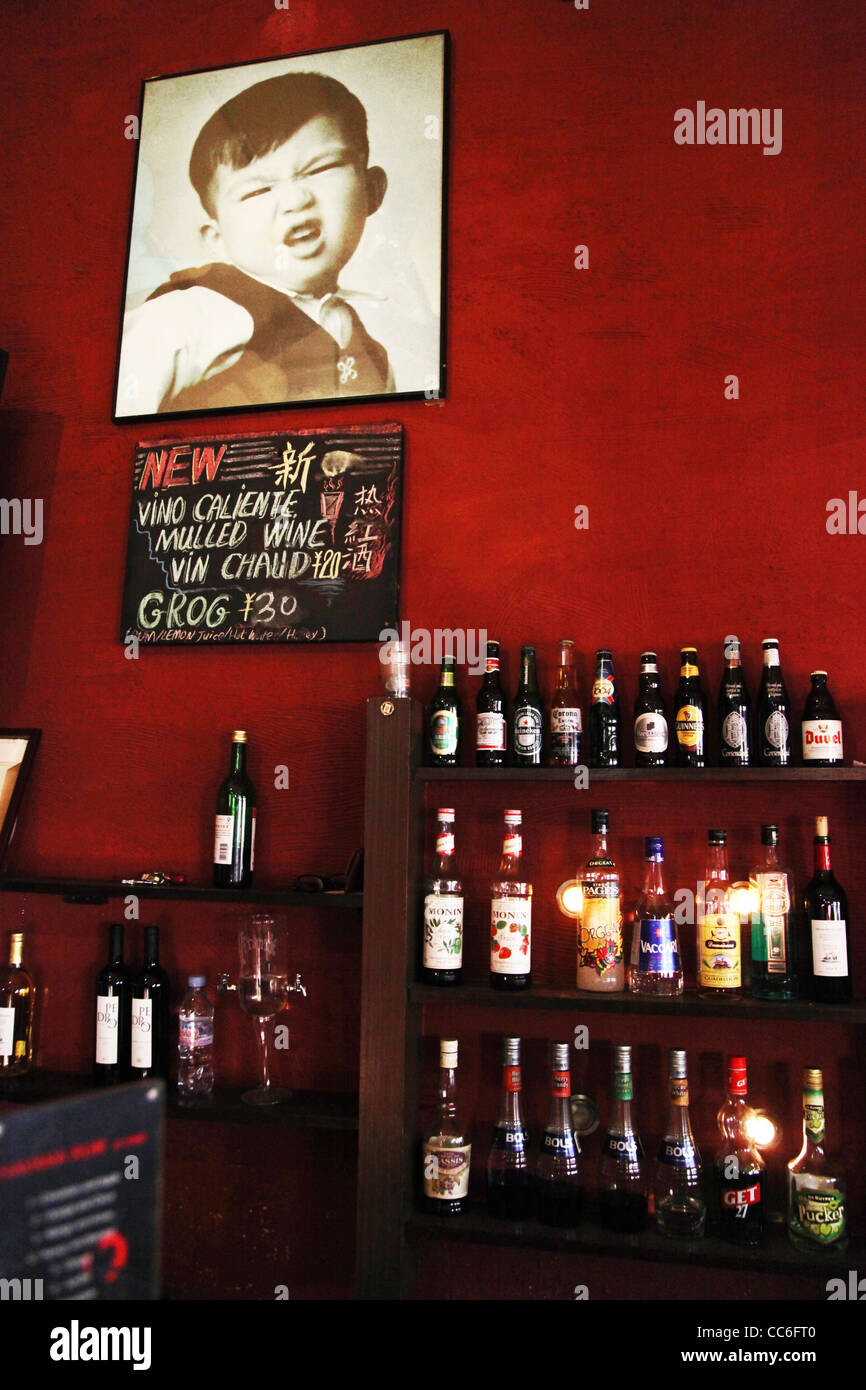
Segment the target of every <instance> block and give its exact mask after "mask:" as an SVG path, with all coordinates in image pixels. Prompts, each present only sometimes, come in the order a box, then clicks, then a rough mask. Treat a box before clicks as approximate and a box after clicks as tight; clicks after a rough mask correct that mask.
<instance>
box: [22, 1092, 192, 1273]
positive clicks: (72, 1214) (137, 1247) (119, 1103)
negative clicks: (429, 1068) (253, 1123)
mask: <svg viewBox="0 0 866 1390" xmlns="http://www.w3.org/2000/svg"><path fill="white" fill-rule="evenodd" d="M164 1105H165V1086H164V1085H163V1083H162V1082H161V1081H138V1082H135V1083H134V1084H133V1085H131V1086H117V1087H113V1088H112V1089H110V1090H105V1091H100V1092H96V1093H94V1092H90V1093H89V1094H86V1095H80V1096H74V1097H72V1098H71V1099H70V1100H63V1101H53V1102H50V1103H48V1104H44V1105H32V1106H30V1105H28V1106H20V1107H17V1108H15V1109H12V1108H10V1109H4V1110H3V1111H2V1113H0V1210H2V1213H3V1219H2V1221H0V1276H2V1279H3V1280H5V1281H6V1282H5V1283H4V1284H3V1289H2V1291H0V1296H2V1297H4V1298H8V1297H11V1298H19V1299H33V1300H38V1299H46V1300H49V1299H92V1298H97V1299H132V1298H158V1297H159V1220H160V1195H161V1185H162V1126H163V1110H164Z"/></svg>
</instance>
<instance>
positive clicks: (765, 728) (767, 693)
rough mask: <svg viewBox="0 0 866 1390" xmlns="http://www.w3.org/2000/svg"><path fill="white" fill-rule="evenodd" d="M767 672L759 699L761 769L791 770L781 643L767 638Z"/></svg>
mask: <svg viewBox="0 0 866 1390" xmlns="http://www.w3.org/2000/svg"><path fill="white" fill-rule="evenodd" d="M763 648H764V669H763V671H762V673H761V690H760V693H759V695H758V762H759V764H760V765H761V767H787V766H788V765H789V764H790V762H791V705H790V702H789V700H788V692H787V690H786V689H785V681H784V677H783V676H782V664H781V662H780V660H779V643H778V641H777V640H776V638H775V637H767V638H765V640H764V643H763Z"/></svg>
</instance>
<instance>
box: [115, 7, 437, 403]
mask: <svg viewBox="0 0 866 1390" xmlns="http://www.w3.org/2000/svg"><path fill="white" fill-rule="evenodd" d="M449 69H450V36H449V33H448V31H447V30H433V31H430V32H427V33H421V34H411V35H404V36H401V37H397V38H390V39H383V40H370V41H369V42H366V43H362V44H354V45H345V46H342V47H339V48H326V49H313V50H308V51H306V52H301V53H295V54H289V55H283V56H280V57H273V58H270V57H269V58H259V59H254V60H248V61H246V62H242V63H239V64H237V65H233V66H225V67H218V68H202V69H198V70H196V71H193V72H186V73H179V74H174V75H169V76H162V77H154V78H148V79H145V80H144V81H143V82H142V90H141V103H140V111H139V117H138V127H137V130H136V131H135V132H133V133H134V134H137V136H138V150H137V159H136V171H135V178H134V185H133V198H132V206H131V210H130V221H129V234H128V239H127V250H126V265H125V275H124V286H123V297H122V302H121V309H120V323H119V328H118V342H117V357H116V367H115V380H114V397H113V406H112V419H113V420H114V422H115V423H132V422H139V421H145V420H159V421H161V422H164V421H165V420H171V419H181V418H184V417H188V416H193V415H194V416H203V415H224V414H227V413H232V414H238V413H242V412H246V411H252V410H266V409H270V410H273V409H275V408H284V407H297V406H315V405H335V404H342V403H351V404H357V403H365V402H374V401H393V400H413V399H427V400H432V399H438V398H440V397H443V396H444V394H445V387H446V348H445V285H446V222H447V169H448V91H449ZM301 73H311V74H314V75H316V76H317V78H318V79H319V85H318V86H316V85H313V84H308V86H306V87H304V86H303V84H302V85H300V86H299V85H297V84H295V83H291V84H290V85H289V86H286V85H285V80H286V79H287V78H289V77H291V76H294V77H297V76H298V75H299V74H301ZM271 78H278V79H281V83H280V84H279V85H275V86H273V87H270V86H269V87H268V88H266V89H265V93H266V95H263V94H262V92H261V90H258V88H259V83H265V82H266V81H268V80H269V79H271ZM321 79H324V82H325V84H326V85H325V86H324V87H322V85H321ZM334 82H336V83H337V84H342V87H343V89H345V90H346V91H347V92H348V93H350V94H351V97H350V99H349V106H348V107H347V108H346V109H347V110H348V111H349V117H346V118H345V119H344V118H343V114H341V111H339V110H338V109H337V107H336V106H334V107H333V108H332V112H331V113H328V112H325V114H324V115H322V116H313V117H311V118H309V119H306V120H305V121H304V120H302V119H301V117H302V116H303V113H304V111H305V110H318V109H319V107H318V106H316V102H317V101H319V103H320V105H321V104H322V103H326V102H327V101H331V100H332V99H333V100H337V101H338V102H339V101H342V100H343V98H342V96H340V94H339V93H338V94H337V97H336V98H335V97H334V92H335V87H334V85H333V84H334ZM253 87H255V88H257V91H256V93H255V94H254V95H253V96H252V97H249V98H247V99H246V101H245V103H243V104H241V105H233V106H231V107H230V109H229V111H228V113H227V114H225V115H224V114H222V112H223V107H224V106H225V105H226V103H227V102H235V99H236V98H238V97H240V96H241V94H242V93H248V92H249V91H250V89H251V88H253ZM322 92H324V93H325V95H322ZM287 93H288V94H289V96H290V99H291V102H292V103H293V104H292V106H291V108H290V114H289V115H288V116H286V115H285V111H286V107H287V100H286V96H287ZM317 93H318V94H319V95H318V96H317ZM271 98H273V100H271ZM352 99H357V102H360V106H361V108H363V112H364V113H366V117H367V134H368V137H369V160H368V163H367V167H366V170H364V169H363V168H362V162H363V161H362V159H361V157H360V156H359V158H358V159H357V160H355V159H354V158H352V157H350V155H351V148H354V147H353V146H351V140H350V137H348V136H347V139H346V142H345V143H346V148H347V150H348V151H349V152H348V153H346V151H344V154H343V156H342V163H341V165H340V168H338V170H337V172H336V173H334V172H333V170H332V169H329V167H328V164H327V159H328V155H327V154H326V153H325V151H326V150H327V148H329V145H330V144H332V143H333V141H335V140H337V139H339V138H340V135H341V134H342V133H345V131H346V129H347V120H348V121H349V122H350V123H351V113H352V112H355V113H356V114H357V111H358V107H357V104H355V103H353V101H352ZM305 103H306V105H305ZM323 109H324V108H323ZM132 119H133V118H130V120H132ZM274 121H276V122H277V125H276V126H275V125H274ZM295 121H298V122H300V124H298V125H295V124H294V122H295ZM322 121H324V122H325V123H326V124H325V125H322V124H321V122H322ZM333 122H336V127H335V125H334V124H333ZM244 123H245V124H244ZM327 123H330V124H327ZM362 126H363V117H362V118H361V122H360V126H357V125H356V126H354V127H352V129H353V130H355V131H356V133H357V130H358V129H360V128H361V127H362ZM205 127H207V131H205ZM271 129H276V130H277V132H278V134H279V133H281V132H282V130H283V129H288V130H290V131H291V133H290V134H289V135H288V137H287V138H286V139H285V140H284V141H283V142H282V144H279V145H278V146H277V147H276V150H274V149H273V148H267V149H265V151H264V153H263V154H259V155H257V156H255V157H254V159H253V161H252V163H251V164H250V163H243V164H241V167H240V169H238V168H236V167H235V161H237V160H243V158H244V155H243V154H238V153H237V150H238V149H239V148H240V144H239V143H238V141H239V140H243V142H244V146H243V148H244V150H246V149H248V148H249V139H248V138H247V135H246V134H245V132H246V131H249V130H253V131H256V132H258V134H257V136H256V139H257V143H254V145H253V148H255V149H257V150H260V149H262V148H263V142H265V141H266V139H267V134H268V133H269V132H270V130H271ZM263 131H264V132H265V133H264V134H262V132H263ZM200 135H201V137H202V139H201V145H200V154H201V158H198V157H197V160H196V162H195V168H196V170H197V171H198V179H197V181H198V183H199V187H203V188H204V189H205V193H204V194H203V196H204V198H205V200H206V201H208V202H209V203H210V205H211V207H210V211H209V210H207V209H205V207H204V205H203V203H202V201H201V200H200V198H199V194H198V193H196V191H195V190H194V188H193V185H192V182H191V180H190V173H189V165H190V154H191V151H192V148H193V146H194V145H195V144H196V141H197V140H198V137H199V136H200ZM236 136H237V137H238V141H236V142H235V143H234V144H232V143H231V141H232V140H234V139H235V137H236ZM227 142H228V143H227ZM299 142H300V143H299ZM323 142H324V143H323ZM350 146H351V148H350ZM317 151H319V152H321V153H322V158H323V159H324V161H325V162H324V163H323V165H322V167H321V168H319V167H318V166H317V158H316V152H317ZM311 154H312V157H311V158H310V159H307V156H308V155H311ZM274 161H276V162H274ZM338 164H340V159H339V158H338ZM388 164H390V165H391V171H390V172H389V169H388V168H387V167H386V165H388ZM202 170H205V173H206V175H207V178H205V177H204V175H202V173H201V171H202ZM214 170H215V172H213V171H214ZM383 170H384V173H385V175H386V177H387V188H386V189H385V191H384V194H383V195H382V196H381V202H380V203H379V205H378V207H377V209H376V210H375V211H374V212H371V211H369V209H370V208H371V207H372V205H373V204H375V203H376V200H377V199H378V198H379V197H380V194H381V185H382V180H381V178H380V175H381V173H382V171H383ZM316 177H320V178H328V177H333V178H336V179H338V180H339V184H337V185H335V184H332V185H331V193H330V194H328V193H327V192H323V184H322V183H321V182H320V183H318V184H315V178H316ZM207 179H209V180H210V181H209V182H208V181H207ZM224 179H225V180H227V183H224V182H223V180H224ZM268 180H271V182H270V183H269V182H268ZM311 181H312V182H313V183H314V190H313V192H312V193H310V192H309V188H308V185H309V183H310V182H311ZM317 190H318V191H317ZM260 195H261V196H260ZM329 198H330V201H329ZM290 200H291V203H290ZM250 209H253V210H254V211H253V212H252V213H251V211H250ZM365 210H366V211H365ZM251 217H252V219H253V220H252V221H250V218H251ZM361 224H363V229H362V230H361V231H360V232H359V231H358V228H359V225H361ZM335 232H336V233H337V234H336V235H334V234H333V233H335ZM356 235H357V236H358V240H357V241H356V240H355V238H356ZM281 236H282V238H283V239H282V240H280V237H281ZM353 243H354V249H353V250H351V251H350V254H349V255H348V256H347V257H346V260H345V262H344V264H345V267H346V270H345V274H343V273H342V270H343V262H342V257H343V256H344V255H345V254H346V252H347V251H348V250H349V248H350V247H352V246H353ZM232 256H234V258H235V259H234V260H232V259H231V258H232ZM263 272H264V273H263ZM335 275H338V276H339V281H334V277H335ZM172 276H174V277H175V278H174V279H172ZM277 280H278V281H279V284H277V283H276V281H277ZM332 283H334V285H335V289H336V291H338V292H339V293H335V291H334V290H332V289H331V288H329V286H331V284H332ZM191 290H192V291H195V293H194V294H193V295H192V296H190V293H189V291H191ZM281 291H282V292H281ZM343 296H345V297H343ZM346 306H348V310H349V312H348V313H346V311H345V308H346ZM335 309H336V316H335V314H334V312H332V311H334V310H335ZM317 313H318V314H320V315H321V317H322V320H323V322H320V321H319V320H318V319H317V318H316V317H315V315H316V314H317ZM324 321H327V322H328V324H329V328H328V330H326V329H325V327H324Z"/></svg>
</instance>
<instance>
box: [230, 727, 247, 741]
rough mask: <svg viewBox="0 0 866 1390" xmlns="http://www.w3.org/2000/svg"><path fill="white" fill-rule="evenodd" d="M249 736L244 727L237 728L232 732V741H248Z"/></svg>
mask: <svg viewBox="0 0 866 1390" xmlns="http://www.w3.org/2000/svg"><path fill="white" fill-rule="evenodd" d="M246 741H247V736H246V733H245V731H244V730H243V729H235V731H234V733H233V734H232V743H246Z"/></svg>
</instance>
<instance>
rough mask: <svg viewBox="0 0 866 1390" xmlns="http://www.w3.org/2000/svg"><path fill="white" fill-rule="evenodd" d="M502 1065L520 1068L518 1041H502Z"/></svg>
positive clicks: (517, 1039)
mask: <svg viewBox="0 0 866 1390" xmlns="http://www.w3.org/2000/svg"><path fill="white" fill-rule="evenodd" d="M502 1065H503V1066H504V1067H519V1066H520V1039H519V1038H503V1039H502Z"/></svg>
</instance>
